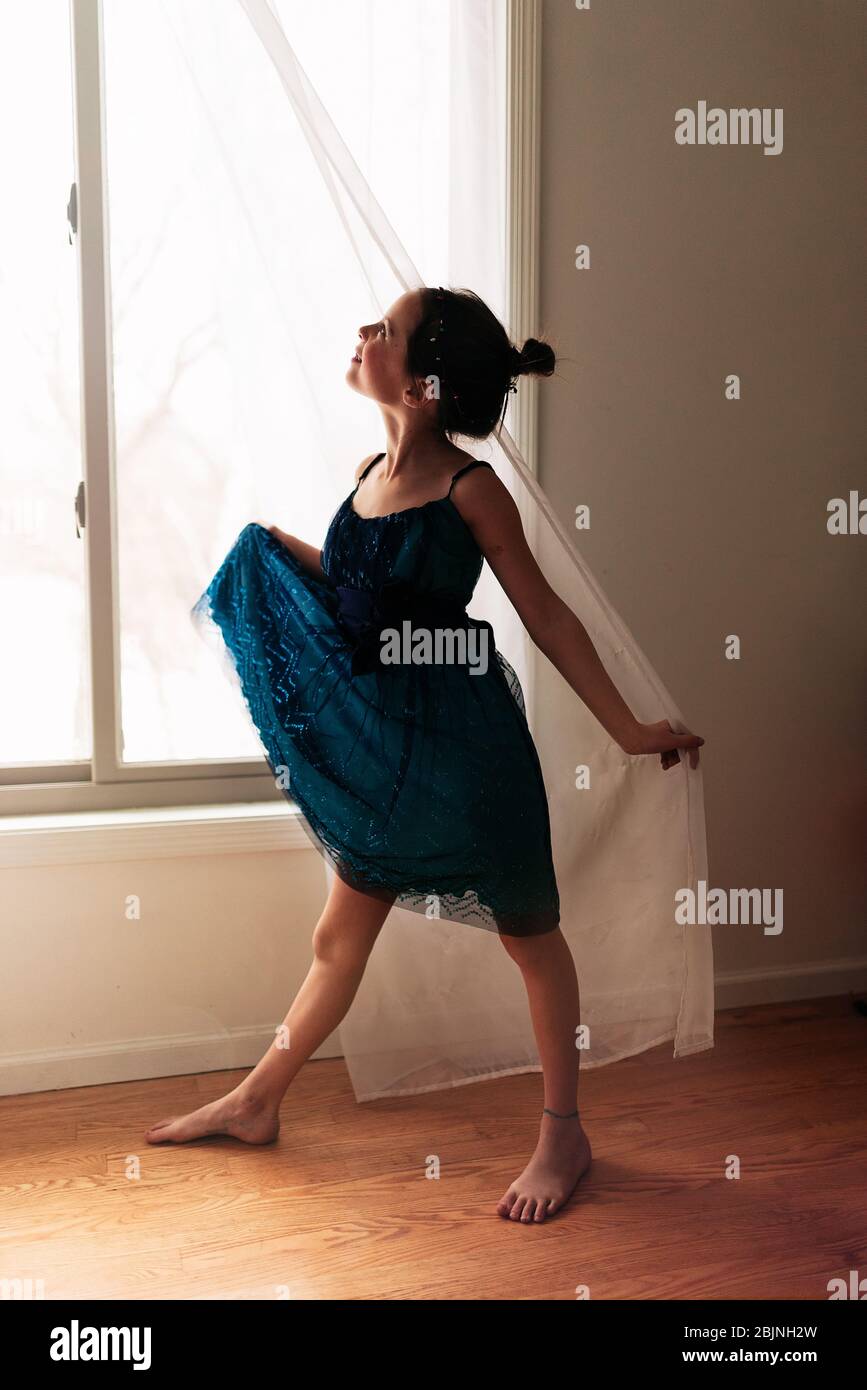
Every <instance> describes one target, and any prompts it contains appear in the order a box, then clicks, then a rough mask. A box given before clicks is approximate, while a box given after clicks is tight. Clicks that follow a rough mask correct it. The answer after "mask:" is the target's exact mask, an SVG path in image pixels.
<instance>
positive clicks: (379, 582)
mask: <svg viewBox="0 0 867 1390" xmlns="http://www.w3.org/2000/svg"><path fill="white" fill-rule="evenodd" d="M353 496H354V494H350V496H349V497H347V498H346V499H345V501H343V502H342V503H341V504H340V506H339V507H338V509H337V511H336V512H335V514H334V516H333V517H332V520H331V524H330V525H329V527H328V532H327V534H326V537H325V542H324V544H323V546H322V569H323V571H324V573H325V575H326V577H327V578H328V579H329V580H330V582H331V583H332V584H335V585H346V586H352V587H354V588H358V589H368V590H371V591H372V592H374V593H378V592H379V591H380V590H381V589H382V587H383V586H384V585H385V584H388V583H390V582H391V581H394V580H402V581H404V582H405V583H407V584H411V585H412V586H413V588H414V589H415V590H417V591H418V592H419V593H420V594H432V593H436V594H447V595H449V596H450V597H453V598H454V599H455V600H456V601H457V602H459V603H460V604H461V606H466V605H467V604H468V603H469V602H470V599H471V598H472V595H473V590H474V589H475V587H476V584H477V583H478V580H479V575H480V574H481V572H482V563H483V557H482V553H481V551H480V550H479V547H478V544H477V543H476V540H475V538H474V536H473V533H472V532H471V530H470V528H469V527H468V526H467V523H466V522H465V521H464V519H463V517H462V516H461V514H460V512H459V511H458V509H457V507H456V506H455V505H454V503H453V502H452V500H451V498H449V497H442V498H438V499H437V500H436V501H433V502H427V503H425V504H424V505H423V506H421V507H410V508H408V509H406V510H404V511H400V512H390V513H389V514H388V515H386V516H373V517H363V516H359V515H358V513H357V512H356V511H355V510H354V508H353V506H352V497H353Z"/></svg>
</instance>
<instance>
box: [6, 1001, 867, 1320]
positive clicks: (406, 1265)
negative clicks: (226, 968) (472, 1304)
mask: <svg viewBox="0 0 867 1390" xmlns="http://www.w3.org/2000/svg"><path fill="white" fill-rule="evenodd" d="M865 1056H867V1018H863V1017H861V1016H859V1015H858V1014H857V1013H855V1012H854V1011H853V1008H852V1005H851V1002H850V1001H849V1000H848V999H826V1000H818V1001H810V1002H806V1003H803V1004H786V1005H775V1006H772V1007H765V1008H753V1009H744V1010H733V1011H730V1012H728V1013H723V1014H720V1015H719V1016H718V1018H717V1030H716V1046H715V1048H714V1049H713V1050H712V1051H708V1052H704V1053H701V1054H699V1055H697V1056H695V1057H691V1058H685V1059H682V1060H679V1061H677V1062H675V1061H673V1060H672V1057H671V1045H670V1044H665V1045H664V1046H663V1047H660V1048H657V1049H655V1050H654V1051H653V1052H651V1053H645V1054H643V1055H642V1056H640V1057H636V1058H632V1059H630V1060H628V1061H625V1062H618V1063H616V1064H614V1065H612V1066H608V1067H600V1068H598V1069H596V1070H594V1071H588V1072H585V1073H584V1074H583V1076H582V1080H581V1094H580V1104H581V1107H582V1113H583V1119H584V1124H585V1126H586V1128H587V1130H588V1133H589V1134H590V1137H591V1141H592V1144H593V1149H594V1164H593V1167H592V1169H591V1172H590V1174H589V1177H588V1178H586V1179H585V1180H584V1182H583V1183H582V1185H581V1187H580V1188H579V1192H578V1194H576V1196H575V1197H574V1198H573V1199H572V1202H571V1203H570V1205H569V1207H568V1208H567V1209H566V1210H565V1211H564V1212H563V1213H562V1214H561V1215H559V1216H558V1217H556V1218H554V1219H553V1220H552V1221H551V1222H550V1223H548V1224H546V1225H545V1226H543V1227H524V1226H521V1225H519V1224H517V1223H511V1222H506V1221H503V1220H502V1219H501V1218H499V1217H497V1216H496V1214H495V1213H494V1204H495V1202H496V1201H497V1199H498V1198H499V1197H500V1196H501V1194H502V1192H503V1191H504V1190H505V1188H506V1187H507V1186H508V1184H509V1182H510V1181H511V1179H512V1178H513V1177H514V1176H516V1175H517V1173H518V1172H519V1171H520V1170H521V1168H522V1167H523V1165H524V1162H525V1160H526V1158H527V1156H528V1154H529V1152H530V1150H531V1148H532V1144H533V1140H534V1135H535V1131H536V1127H537V1123H538V1115H539V1110H540V1108H541V1101H540V1084H541V1082H540V1077H539V1076H538V1075H533V1074H529V1075H526V1076H517V1077H508V1078H504V1079H502V1080H496V1081H486V1082H481V1083H478V1084H475V1085H470V1086H462V1087H459V1088H456V1089H454V1090H451V1091H440V1092H434V1093H430V1094H428V1095H423V1096H413V1097H409V1098H407V1099H400V1100H389V1101H374V1102H369V1103H365V1104H363V1105H358V1104H357V1103H356V1102H355V1100H354V1097H353V1094H352V1089H351V1086H350V1084H349V1080H348V1077H347V1074H346V1071H345V1068H344V1066H343V1063H342V1062H341V1061H325V1062H314V1063H312V1064H308V1066H307V1067H306V1068H305V1069H304V1071H303V1072H302V1073H301V1075H300V1076H299V1077H298V1079H297V1080H296V1082H295V1084H294V1086H293V1087H292V1089H291V1091H290V1094H289V1095H288V1096H287V1098H286V1101H285V1103H284V1106H283V1129H282V1132H281V1135H280V1138H279V1140H278V1142H277V1144H276V1145H272V1146H269V1147H266V1148H261V1149H250V1148H247V1147H245V1146H244V1145H243V1144H241V1143H238V1142H237V1141H235V1140H231V1139H212V1140H203V1141H200V1142H198V1143H196V1144H194V1145H192V1146H190V1147H165V1148H151V1147H150V1146H148V1145H147V1144H145V1142H144V1140H143V1138H142V1132H143V1130H144V1129H145V1128H146V1127H147V1126H148V1125H150V1124H151V1123H153V1122H154V1121H155V1120H157V1119H159V1118H161V1117H162V1116H164V1115H165V1114H171V1113H175V1112H178V1111H181V1110H185V1109H189V1108H191V1107H193V1106H195V1105H197V1104H202V1102H203V1101H204V1100H205V1099H212V1098H214V1097H216V1096H218V1095H220V1094H222V1093H223V1092H224V1091H225V1090H226V1089H228V1086H229V1084H230V1083H231V1084H234V1083H235V1082H236V1081H237V1079H238V1078H239V1076H240V1075H242V1074H243V1073H238V1072H233V1073H226V1072H223V1073H218V1074H217V1073H210V1074H208V1075H206V1076H188V1077H175V1078H172V1079H169V1080H165V1081H143V1082H134V1083H129V1084H125V1085H113V1086H99V1087H90V1088H86V1089H81V1090H75V1091H54V1092H45V1093H42V1094H38V1095H33V1096H16V1097H9V1098H5V1099H2V1100H0V1153H2V1162H0V1207H2V1215H0V1279H3V1278H21V1279H28V1278H31V1279H34V1280H36V1279H41V1280H43V1281H44V1294H45V1297H46V1298H47V1299H50V1298H84V1297H92V1298H108V1299H111V1298H144V1299H165V1298H242V1299H271V1298H275V1297H278V1296H282V1297H287V1296H288V1297H289V1298H295V1299H333V1298H353V1299H412V1300H415V1299H485V1300H497V1299H515V1298H517V1299H574V1297H575V1289H576V1286H578V1285H587V1286H589V1289H590V1296H591V1298H593V1299H671V1298H689V1299H708V1298H724V1299H731V1298H741V1297H743V1298H754V1299H769V1298H794V1299H822V1300H824V1299H826V1298H827V1287H826V1286H827V1283H828V1280H829V1279H831V1278H832V1277H834V1276H843V1277H847V1275H848V1271H849V1270H851V1269H856V1270H860V1271H861V1274H862V1276H863V1275H864V1273H865V1271H867V1173H865V1151H867V1103H865V1102H867V1068H865ZM431 1154H436V1155H438V1156H439V1159H440V1163H441V1176H440V1178H439V1180H430V1179H427V1178H425V1176H424V1174H425V1164H426V1160H427V1157H428V1155H431ZM731 1155H735V1156H736V1157H737V1159H738V1160H739V1162H740V1178H739V1179H738V1180H737V1181H733V1180H731V1179H727V1178H726V1176H725V1173H726V1165H727V1164H728V1163H730V1156H731ZM136 1159H138V1160H139V1161H140V1165H141V1170H140V1172H141V1175H140V1177H139V1178H137V1179H131V1178H129V1177H128V1176H127V1167H128V1165H129V1164H130V1163H134V1162H135V1160H136ZM287 1291H288V1292H287Z"/></svg>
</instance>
